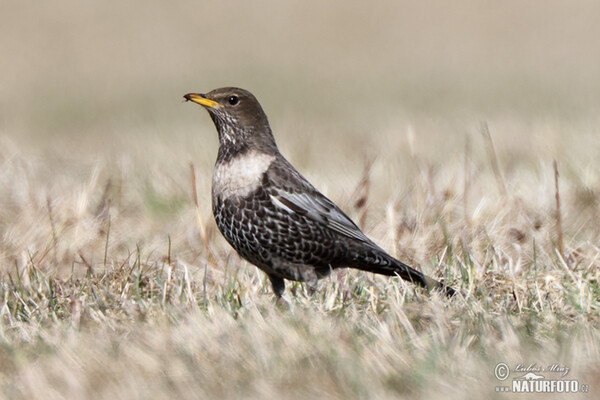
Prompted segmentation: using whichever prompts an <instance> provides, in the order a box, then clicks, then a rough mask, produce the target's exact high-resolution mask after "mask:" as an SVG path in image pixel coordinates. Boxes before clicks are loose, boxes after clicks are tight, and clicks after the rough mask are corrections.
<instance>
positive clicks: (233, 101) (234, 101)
mask: <svg viewBox="0 0 600 400" xmlns="http://www.w3.org/2000/svg"><path fill="white" fill-rule="evenodd" d="M228 101H229V104H231V105H232V106H235V105H236V104H237V103H239V102H240V98H239V97H237V96H229V99H228Z"/></svg>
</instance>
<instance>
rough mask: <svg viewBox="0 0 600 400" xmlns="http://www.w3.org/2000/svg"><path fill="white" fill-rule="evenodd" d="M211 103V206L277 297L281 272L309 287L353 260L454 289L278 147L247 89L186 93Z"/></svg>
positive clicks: (282, 284)
mask: <svg viewBox="0 0 600 400" xmlns="http://www.w3.org/2000/svg"><path fill="white" fill-rule="evenodd" d="M184 99H185V100H186V101H191V102H194V103H197V104H199V105H201V106H202V107H203V108H205V109H206V110H207V111H208V114H209V115H210V117H211V119H212V121H213V123H214V125H215V127H216V129H217V133H218V137H219V148H218V153H217V160H216V162H215V166H214V170H213V176H212V196H211V197H212V211H213V215H214V219H215V222H216V224H217V227H218V228H219V230H220V231H221V233H222V234H223V236H224V237H225V239H226V240H227V242H229V244H230V245H231V246H232V247H233V248H234V249H235V250H236V251H237V253H238V254H239V255H240V256H241V257H242V258H243V259H245V260H247V261H248V262H250V263H252V264H254V265H256V266H257V267H258V268H260V269H261V270H262V271H264V272H265V273H266V274H267V276H268V278H269V280H270V281H271V285H272V288H273V292H274V293H275V295H276V296H277V297H278V298H281V297H282V295H283V293H284V291H285V280H291V281H300V282H304V283H305V284H306V285H307V287H308V289H309V290H310V291H311V292H314V291H315V290H316V288H317V281H318V280H319V279H321V278H324V277H326V276H328V275H329V274H330V273H331V271H332V270H334V269H337V268H344V267H350V268H355V269H359V270H362V271H367V272H373V273H377V274H382V275H387V276H400V277H401V278H402V279H404V280H406V281H408V282H412V283H413V284H417V285H420V286H422V287H425V288H427V289H436V290H439V291H441V292H442V293H444V294H445V295H447V296H448V297H452V296H454V295H455V293H456V292H455V290H454V289H452V288H451V287H450V286H447V285H445V284H443V283H441V282H439V281H437V280H435V279H433V278H430V277H429V276H427V275H425V274H423V273H422V272H420V271H418V270H416V269H414V268H412V267H410V266H408V265H406V264H404V263H403V262H401V261H400V260H397V259H396V258H394V257H392V256H391V255H389V254H388V253H387V252H386V251H385V250H383V249H382V248H381V247H379V246H378V245H377V244H375V243H374V242H373V241H372V240H371V239H369V238H368V237H367V236H366V235H365V234H364V233H363V232H362V231H361V230H360V229H359V227H358V226H357V225H356V224H355V223H354V222H353V221H352V220H351V219H350V217H348V216H347V215H346V214H345V213H344V212H343V211H342V210H341V209H340V208H339V207H338V206H337V205H335V204H334V203H333V202H332V201H331V200H330V199H328V198H327V197H326V196H325V195H323V194H322V193H321V192H319V190H317V189H316V188H315V187H314V186H313V185H312V184H311V183H310V182H309V181H308V180H307V179H306V178H304V176H302V175H301V174H300V172H298V170H297V169H296V168H294V167H293V166H292V164H291V163H290V162H289V161H288V160H287V159H286V158H285V157H284V156H283V155H282V154H281V153H280V152H279V149H278V148H277V144H276V143H275V138H274V136H273V132H272V130H271V127H270V125H269V121H268V119H267V115H266V114H265V112H264V111H263V108H262V107H261V105H260V103H259V102H258V100H257V99H256V97H255V96H254V95H253V94H252V93H250V92H249V91H247V90H244V89H240V88H236V87H223V88H219V89H215V90H213V91H210V92H208V93H206V94H203V93H188V94H186V95H184Z"/></svg>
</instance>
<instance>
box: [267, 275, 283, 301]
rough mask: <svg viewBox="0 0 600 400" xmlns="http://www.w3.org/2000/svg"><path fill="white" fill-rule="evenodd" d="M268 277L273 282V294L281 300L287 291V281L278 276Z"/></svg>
mask: <svg viewBox="0 0 600 400" xmlns="http://www.w3.org/2000/svg"><path fill="white" fill-rule="evenodd" d="M267 276H268V277H269V280H270V281H271V286H273V292H274V293H275V296H277V297H278V298H281V296H282V295H283V291H284V290H285V281H284V280H283V278H280V277H278V276H276V275H272V274H268V275H267Z"/></svg>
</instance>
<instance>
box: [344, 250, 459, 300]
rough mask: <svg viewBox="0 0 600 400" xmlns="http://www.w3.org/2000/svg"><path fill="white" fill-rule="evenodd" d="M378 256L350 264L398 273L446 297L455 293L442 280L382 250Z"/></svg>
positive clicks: (383, 272)
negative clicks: (431, 276)
mask: <svg viewBox="0 0 600 400" xmlns="http://www.w3.org/2000/svg"><path fill="white" fill-rule="evenodd" d="M378 256H379V257H376V259H377V260H374V259H373V258H371V257H369V258H370V261H371V262H363V263H359V264H354V265H352V266H353V267H355V268H358V269H361V270H363V271H368V272H374V273H376V274H382V275H387V276H395V275H398V276H400V277H401V278H402V279H404V280H405V281H408V282H412V283H414V284H416V285H420V286H422V287H424V288H426V289H429V290H432V289H437V290H440V291H441V292H442V293H444V294H445V295H446V296H448V297H453V296H454V295H455V294H456V291H455V290H454V289H452V288H451V287H450V286H447V285H445V284H443V283H442V282H439V281H436V280H435V279H433V278H430V277H429V276H427V275H425V274H424V273H422V272H420V271H417V270H416V269H414V268H412V267H409V266H408V265H406V264H404V263H403V262H402V261H399V260H396V259H395V258H393V257H392V256H390V255H388V254H386V253H385V252H383V254H378ZM365 261H366V260H365Z"/></svg>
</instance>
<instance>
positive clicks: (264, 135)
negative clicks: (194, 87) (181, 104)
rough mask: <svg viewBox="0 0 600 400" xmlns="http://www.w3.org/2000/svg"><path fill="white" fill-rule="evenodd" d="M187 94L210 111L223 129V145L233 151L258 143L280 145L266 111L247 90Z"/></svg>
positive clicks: (262, 145) (272, 145)
mask: <svg viewBox="0 0 600 400" xmlns="http://www.w3.org/2000/svg"><path fill="white" fill-rule="evenodd" d="M183 97H184V98H185V99H186V100H187V101H192V102H194V103H197V104H200V105H201V106H202V107H204V108H205V109H206V110H207V111H208V113H209V114H210V117H211V118H212V120H213V122H214V123H215V126H216V128H217V131H218V133H219V142H220V147H227V148H228V151H229V152H231V151H233V152H235V151H242V150H244V149H246V148H249V147H252V148H255V147H257V146H258V147H259V148H258V150H263V151H265V150H269V149H271V148H274V149H275V150H276V149H277V147H276V146H275V140H274V139H273V134H272V133H271V128H270V126H269V121H268V119H267V116H266V114H265V112H264V111H263V109H262V107H261V106H260V103H259V102H258V100H256V97H254V95H253V94H252V93H250V92H248V91H247V90H244V89H239V88H234V87H225V88H220V89H215V90H213V91H211V92H208V93H206V94H202V93H188V94H186V95H185V96H183Z"/></svg>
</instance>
